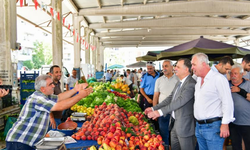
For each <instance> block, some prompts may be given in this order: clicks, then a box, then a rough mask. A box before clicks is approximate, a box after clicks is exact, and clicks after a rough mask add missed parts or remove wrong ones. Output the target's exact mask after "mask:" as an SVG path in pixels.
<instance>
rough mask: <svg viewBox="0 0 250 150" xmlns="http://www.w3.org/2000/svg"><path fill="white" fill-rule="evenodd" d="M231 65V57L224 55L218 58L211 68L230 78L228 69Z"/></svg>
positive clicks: (232, 63)
mask: <svg viewBox="0 0 250 150" xmlns="http://www.w3.org/2000/svg"><path fill="white" fill-rule="evenodd" d="M232 65H234V62H233V60H232V58H231V57H229V56H224V57H222V58H221V59H220V60H219V63H218V64H213V65H212V67H211V69H212V70H214V71H216V72H219V73H221V74H222V75H224V76H225V77H226V78H227V79H228V80H230V75H229V71H230V70H231V68H232Z"/></svg>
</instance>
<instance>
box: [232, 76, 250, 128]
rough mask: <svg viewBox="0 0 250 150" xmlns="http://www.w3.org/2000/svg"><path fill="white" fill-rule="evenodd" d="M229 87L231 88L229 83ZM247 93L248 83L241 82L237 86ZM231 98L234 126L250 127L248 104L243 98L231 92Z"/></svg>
mask: <svg viewBox="0 0 250 150" xmlns="http://www.w3.org/2000/svg"><path fill="white" fill-rule="evenodd" d="M230 86H233V85H232V83H231V82H230ZM238 87H240V88H242V89H244V90H245V91H247V92H248V93H250V81H247V80H243V82H242V83H241V84H240V85H239V86H238ZM232 97H233V101H234V117H235V120H234V122H233V123H234V124H237V125H245V126H249V125H250V117H249V116H250V111H249V108H250V102H249V101H248V100H247V99H246V98H244V97H243V96H241V95H239V94H238V93H235V92H232Z"/></svg>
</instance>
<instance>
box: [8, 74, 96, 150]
mask: <svg viewBox="0 0 250 150" xmlns="http://www.w3.org/2000/svg"><path fill="white" fill-rule="evenodd" d="M87 86H88V84H87V83H83V84H78V83H76V85H75V87H74V88H73V89H72V90H70V91H66V92H63V93H60V94H59V95H54V94H53V93H54V88H55V85H54V83H53V80H52V78H51V77H50V76H48V75H40V76H39V77H37V78H36V80H35V89H36V91H35V92H34V93H33V94H32V95H31V96H29V97H28V98H27V101H26V103H25V105H24V106H23V109H22V111H21V113H20V115H19V117H18V119H17V122H16V123H14V125H13V126H12V128H11V129H10V130H9V132H8V134H7V137H6V149H7V150H18V149H25V150H35V148H34V145H35V144H36V143H37V142H39V141H40V140H41V139H42V138H43V137H44V136H45V134H46V132H47V130H48V127H49V115H50V112H51V111H62V110H65V109H68V108H70V107H71V106H73V105H74V104H76V103H77V102H78V101H80V100H81V99H82V98H84V97H86V96H88V95H89V94H90V93H91V92H92V91H93V90H92V88H87V89H85V88H86V87H87ZM77 92H79V93H78V94H77V95H76V96H73V95H74V94H76V93H77ZM72 96H73V97H72Z"/></svg>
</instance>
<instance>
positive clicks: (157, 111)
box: [0, 53, 250, 150]
mask: <svg viewBox="0 0 250 150" xmlns="http://www.w3.org/2000/svg"><path fill="white" fill-rule="evenodd" d="M146 68H147V71H145V72H144V71H142V69H139V70H138V71H137V70H133V71H130V70H129V69H127V70H126V71H124V73H123V74H121V75H119V73H118V72H117V71H116V70H114V71H113V70H107V72H106V74H105V80H106V82H110V81H111V80H113V79H115V78H116V77H121V78H122V79H123V80H122V81H123V82H124V83H126V84H128V85H129V87H130V88H132V86H133V85H135V86H138V87H139V90H138V92H139V95H140V96H138V99H137V101H138V103H139V105H140V107H141V109H142V110H143V111H144V112H145V115H147V117H148V118H150V119H152V121H153V123H154V125H155V127H156V129H159V131H160V134H161V136H162V138H163V141H164V142H165V144H167V145H171V149H172V150H195V149H200V150H222V149H223V143H224V141H225V138H227V137H229V136H230V138H231V140H232V147H233V150H242V141H243V143H244V146H245V149H246V150H249V149H250V140H249V139H250V138H249V137H250V136H249V135H250V117H249V116H250V111H249V110H248V109H249V108H250V82H249V79H250V55H245V56H244V58H243V59H242V62H241V64H237V63H234V62H233V60H232V58H230V57H228V56H225V57H222V58H221V60H220V61H219V63H218V64H214V65H212V66H211V67H210V65H209V59H208V56H207V55H206V54H204V53H197V54H194V55H193V56H192V59H191V60H189V59H187V58H181V59H179V60H178V61H177V63H176V65H175V66H174V65H173V62H172V61H171V60H164V61H163V64H162V68H163V70H162V73H160V72H158V71H156V70H155V66H154V63H152V62H147V64H146ZM61 73H62V72H61V68H60V67H59V66H57V65H54V66H52V67H51V68H50V72H49V73H48V75H40V76H39V77H37V78H36V80H35V90H36V91H35V92H34V93H33V94H32V95H31V96H30V97H28V98H27V102H26V103H25V105H24V107H23V109H22V111H21V113H20V116H19V118H18V120H17V122H16V123H14V125H13V127H12V128H11V129H10V131H9V132H8V134H7V137H6V149H7V150H17V149H27V150H29V149H32V150H33V149H35V148H34V145H35V143H37V142H38V141H39V140H41V139H42V138H43V137H44V136H45V134H46V133H47V131H48V129H49V126H50V127H51V128H56V127H57V126H58V124H60V123H61V118H62V111H63V110H65V109H68V108H70V107H71V106H73V105H74V104H75V103H77V102H78V101H79V100H80V99H82V98H83V97H86V96H88V95H89V94H90V93H91V92H92V91H93V90H92V88H86V87H87V86H88V84H87V83H83V84H78V82H76V81H77V80H78V79H77V78H76V71H75V70H73V71H72V76H71V78H70V79H69V80H68V82H67V86H68V88H67V90H66V91H65V92H62V90H61V89H60V79H61ZM0 83H2V82H1V80H0ZM74 84H75V86H74V87H72V85H74ZM77 92H79V93H78V94H77V95H75V94H76V93H77ZM6 94H8V91H7V90H4V89H0V97H3V96H5V95H6ZM73 95H75V96H73Z"/></svg>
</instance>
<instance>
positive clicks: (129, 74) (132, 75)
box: [126, 69, 134, 84]
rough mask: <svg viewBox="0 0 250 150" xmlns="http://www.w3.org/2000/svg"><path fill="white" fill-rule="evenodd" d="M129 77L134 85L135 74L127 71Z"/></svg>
mask: <svg viewBox="0 0 250 150" xmlns="http://www.w3.org/2000/svg"><path fill="white" fill-rule="evenodd" d="M126 75H127V77H126V78H128V79H129V80H130V81H132V83H133V84H134V74H133V73H132V72H131V71H130V69H127V74H126Z"/></svg>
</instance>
